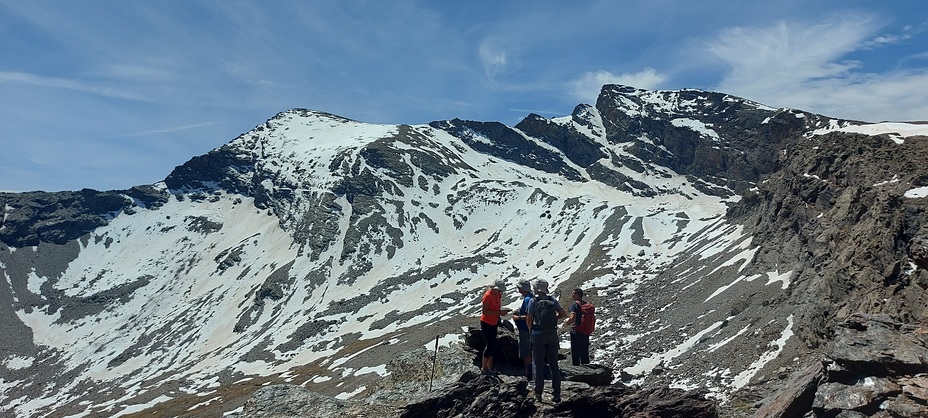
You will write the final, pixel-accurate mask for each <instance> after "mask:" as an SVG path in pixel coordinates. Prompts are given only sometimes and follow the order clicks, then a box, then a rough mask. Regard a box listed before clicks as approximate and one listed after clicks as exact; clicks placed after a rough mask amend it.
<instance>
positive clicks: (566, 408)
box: [400, 372, 718, 418]
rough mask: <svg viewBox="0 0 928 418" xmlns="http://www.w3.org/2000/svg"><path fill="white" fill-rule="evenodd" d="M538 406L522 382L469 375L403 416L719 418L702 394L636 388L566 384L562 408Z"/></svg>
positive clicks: (547, 404)
mask: <svg viewBox="0 0 928 418" xmlns="http://www.w3.org/2000/svg"><path fill="white" fill-rule="evenodd" d="M545 390H546V392H545V393H546V396H545V398H544V399H545V400H544V401H542V402H541V403H540V404H538V403H536V402H535V401H534V400H533V397H532V396H531V395H532V393H534V392H533V389H532V386H531V385H530V384H529V383H528V382H527V381H525V380H524V379H520V378H510V377H508V376H501V377H500V376H482V375H478V374H477V373H475V372H470V373H466V374H465V375H463V376H462V377H461V380H460V381H459V382H458V383H456V384H454V385H451V386H448V387H447V388H445V389H444V390H443V391H441V392H440V393H438V394H436V395H434V396H432V397H430V398H428V399H425V400H423V401H421V402H416V403H412V404H409V405H407V406H406V407H405V408H404V409H403V411H402V413H401V414H400V416H401V417H408V418H412V417H416V418H419V417H486V416H495V417H577V416H590V417H691V418H714V417H718V410H717V406H716V404H715V403H714V402H713V401H711V400H708V399H706V398H705V394H704V393H703V392H695V391H684V390H682V389H671V388H652V389H644V390H641V389H638V388H631V387H627V386H624V385H621V384H619V385H608V386H597V387H591V386H589V385H587V384H584V383H579V382H563V386H562V394H561V395H562V399H563V401H562V402H560V403H556V404H555V403H551V402H549V401H548V399H549V398H548V397H547V394H548V393H550V388H548V387H546V389H545Z"/></svg>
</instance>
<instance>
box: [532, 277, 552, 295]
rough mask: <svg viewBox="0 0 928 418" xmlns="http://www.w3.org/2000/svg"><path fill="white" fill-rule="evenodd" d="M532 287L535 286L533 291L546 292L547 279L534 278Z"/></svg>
mask: <svg viewBox="0 0 928 418" xmlns="http://www.w3.org/2000/svg"><path fill="white" fill-rule="evenodd" d="M533 287H534V288H535V293H540V294H544V295H547V294H548V281H547V280H545V279H538V280H535V285H534V286H533Z"/></svg>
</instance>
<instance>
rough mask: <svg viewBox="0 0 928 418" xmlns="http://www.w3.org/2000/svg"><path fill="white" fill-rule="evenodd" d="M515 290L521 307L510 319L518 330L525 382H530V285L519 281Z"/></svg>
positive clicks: (525, 281)
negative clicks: (519, 296) (519, 297)
mask: <svg viewBox="0 0 928 418" xmlns="http://www.w3.org/2000/svg"><path fill="white" fill-rule="evenodd" d="M517 290H518V291H519V294H521V295H522V306H521V307H519V310H518V312H516V313H513V314H512V319H514V320H515V321H516V328H518V329H519V357H522V361H523V362H524V363H525V380H528V381H531V380H532V377H533V376H532V334H531V333H530V332H529V330H528V322H526V320H525V319H526V317H527V315H528V305H529V304H530V303H531V302H532V297H534V295H532V283H531V282H529V281H528V280H525V279H523V280H519V285H518V288H517Z"/></svg>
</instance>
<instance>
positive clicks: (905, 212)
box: [728, 134, 928, 347]
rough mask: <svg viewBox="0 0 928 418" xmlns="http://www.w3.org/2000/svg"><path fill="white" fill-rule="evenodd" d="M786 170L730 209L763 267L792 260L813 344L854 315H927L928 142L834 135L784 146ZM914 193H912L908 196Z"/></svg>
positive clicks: (806, 334)
mask: <svg viewBox="0 0 928 418" xmlns="http://www.w3.org/2000/svg"><path fill="white" fill-rule="evenodd" d="M778 163H779V164H781V165H782V168H781V169H780V170H778V171H777V172H775V173H773V174H772V175H771V176H770V177H769V178H767V179H766V180H765V181H763V182H761V183H759V184H758V185H757V187H756V189H755V190H752V191H748V192H747V193H745V195H744V198H743V199H742V200H741V201H740V202H738V203H736V204H735V205H733V207H732V208H731V210H730V211H729V214H728V216H729V218H730V219H732V220H734V221H736V222H739V223H742V224H744V225H745V226H746V227H747V228H749V230H751V231H752V233H753V235H755V236H759V237H764V239H763V240H762V241H760V242H758V244H759V246H760V251H758V256H757V257H756V258H755V263H756V265H758V266H796V267H797V271H798V272H799V273H798V274H797V275H796V279H795V282H794V283H795V285H796V286H795V288H794V289H793V292H792V293H793V295H794V298H792V300H791V303H792V304H794V305H795V306H796V308H797V313H798V314H799V315H800V317H801V318H802V321H801V322H802V323H804V324H807V326H806V327H805V329H804V330H802V331H801V332H798V333H797V335H798V336H799V337H800V338H802V339H803V341H804V342H805V344H806V345H807V346H809V347H816V346H818V345H819V344H821V343H823V342H824V341H827V340H829V339H830V337H831V332H832V330H833V329H834V325H835V324H836V322H838V321H841V320H843V319H844V318H847V317H848V316H849V315H850V314H853V313H864V314H885V315H889V316H890V317H892V318H894V319H895V320H898V321H903V322H912V321H918V320H922V319H924V318H925V315H926V307H928V305H926V303H925V302H926V301H925V296H924V290H925V289H926V287H928V274H926V271H925V270H924V267H923V266H925V265H926V264H925V263H926V259H925V240H926V239H928V216H926V207H928V206H926V202H925V199H924V198H919V197H907V196H906V193H907V192H908V191H909V190H912V189H915V188H920V187H924V186H926V185H928V177H926V175H925V173H926V171H928V138H910V139H907V140H905V142H904V143H901V144H900V143H895V142H893V141H891V140H889V138H887V137H879V136H866V135H848V134H828V135H823V136H817V137H813V138H810V139H803V140H799V141H796V142H795V144H794V146H793V147H791V148H789V149H786V148H784V149H782V151H781V153H780V155H779V158H778ZM910 195H911V194H910Z"/></svg>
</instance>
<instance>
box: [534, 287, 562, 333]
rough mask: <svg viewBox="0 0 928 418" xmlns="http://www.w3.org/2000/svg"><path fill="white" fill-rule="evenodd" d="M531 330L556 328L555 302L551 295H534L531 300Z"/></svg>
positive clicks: (551, 329) (552, 329)
mask: <svg viewBox="0 0 928 418" xmlns="http://www.w3.org/2000/svg"><path fill="white" fill-rule="evenodd" d="M532 330H538V331H554V330H557V302H555V301H554V298H552V297H551V296H547V295H546V296H542V297H536V298H535V301H534V302H532Z"/></svg>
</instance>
